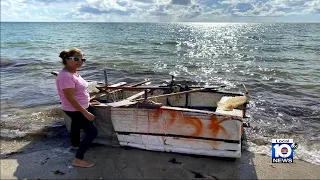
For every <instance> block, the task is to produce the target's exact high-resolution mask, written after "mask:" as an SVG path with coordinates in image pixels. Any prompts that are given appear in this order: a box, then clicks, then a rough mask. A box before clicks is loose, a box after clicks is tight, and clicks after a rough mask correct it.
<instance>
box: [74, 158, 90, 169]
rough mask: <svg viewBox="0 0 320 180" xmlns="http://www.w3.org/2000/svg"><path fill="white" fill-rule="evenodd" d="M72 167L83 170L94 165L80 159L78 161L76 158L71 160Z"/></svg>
mask: <svg viewBox="0 0 320 180" xmlns="http://www.w3.org/2000/svg"><path fill="white" fill-rule="evenodd" d="M72 165H73V166H76V167H83V168H89V167H92V166H94V164H92V163H89V162H87V161H84V160H81V159H78V158H74V159H73V161H72Z"/></svg>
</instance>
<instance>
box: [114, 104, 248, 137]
mask: <svg viewBox="0 0 320 180" xmlns="http://www.w3.org/2000/svg"><path fill="white" fill-rule="evenodd" d="M165 108H167V107H164V106H162V107H160V108H159V109H136V108H111V120H112V123H113V125H114V128H115V130H116V131H121V132H133V133H155V134H175V135H183V136H190V137H204V138H214V139H225V140H236V141H238V140H240V139H241V126H242V122H241V121H240V120H238V119H233V118H231V117H225V116H219V115H216V114H212V112H210V111H209V112H206V111H201V110H195V111H184V110H183V109H182V110H181V111H177V109H165Z"/></svg>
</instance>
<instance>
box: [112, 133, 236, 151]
mask: <svg viewBox="0 0 320 180" xmlns="http://www.w3.org/2000/svg"><path fill="white" fill-rule="evenodd" d="M117 136H118V140H119V141H120V142H129V143H136V144H145V145H150V144H151V145H157V146H164V145H168V146H172V147H176V148H188V149H190V150H192V149H208V150H212V149H216V150H232V151H236V150H239V149H240V148H241V147H240V145H241V144H240V143H229V142H223V141H215V140H203V139H189V138H176V137H175V138H174V137H166V136H155V135H141V134H128V135H123V134H118V133H117Z"/></svg>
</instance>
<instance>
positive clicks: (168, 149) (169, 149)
mask: <svg viewBox="0 0 320 180" xmlns="http://www.w3.org/2000/svg"><path fill="white" fill-rule="evenodd" d="M119 143H120V145H121V146H130V147H134V148H139V149H146V150H151V151H163V152H175V153H184V154H196V155H205V156H218V157H228V158H240V157H241V149H238V150H237V151H225V150H215V149H211V150H209V149H190V148H179V147H174V146H171V145H163V146H159V145H152V144H149V145H146V144H137V143H130V142H119Z"/></svg>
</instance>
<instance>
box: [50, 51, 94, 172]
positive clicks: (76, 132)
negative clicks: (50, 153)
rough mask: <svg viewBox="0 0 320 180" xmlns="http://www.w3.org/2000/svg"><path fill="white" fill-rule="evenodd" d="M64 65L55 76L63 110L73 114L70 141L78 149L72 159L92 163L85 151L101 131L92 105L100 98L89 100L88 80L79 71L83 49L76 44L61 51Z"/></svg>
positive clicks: (78, 163) (75, 163)
mask: <svg viewBox="0 0 320 180" xmlns="http://www.w3.org/2000/svg"><path fill="white" fill-rule="evenodd" d="M59 57H60V58H61V59H62V63H63V65H64V68H63V69H62V70H61V71H60V72H59V75H58V77H57V79H56V86H57V89H58V93H59V96H60V101H61V108H62V110H63V111H64V112H65V113H66V114H67V115H68V116H69V117H70V118H71V120H72V122H71V143H72V146H73V149H74V150H75V151H77V153H76V157H75V158H74V159H73V161H72V165H73V166H78V167H92V166H93V165H94V164H92V163H89V162H87V161H84V160H83V158H84V153H85V152H86V151H87V149H88V148H89V146H90V145H91V143H92V141H93V140H94V138H95V137H96V136H97V135H98V132H97V129H96V127H95V126H94V124H93V120H94V118H95V117H94V115H93V114H92V113H91V112H90V110H89V107H90V106H93V105H95V104H99V102H97V101H96V102H93V103H90V96H89V92H88V83H87V82H86V81H85V80H84V79H83V78H82V77H81V76H80V75H79V74H78V72H77V69H78V68H80V67H81V66H82V65H83V63H84V62H85V60H86V59H84V54H83V52H82V51H81V50H80V49H77V48H73V49H71V50H69V51H66V50H65V51H62V52H61V53H60V55H59ZM81 129H83V130H84V131H85V133H86V136H85V137H84V138H83V140H82V141H81V142H80V130H81Z"/></svg>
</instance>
